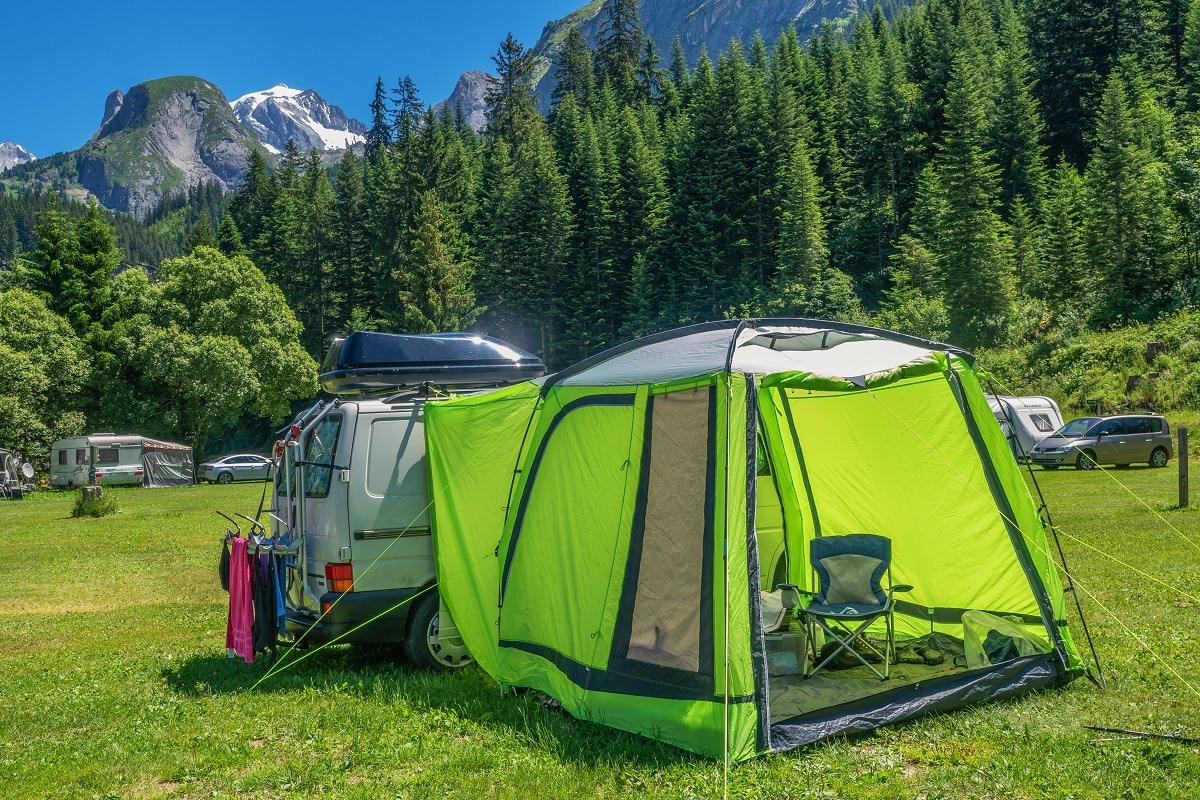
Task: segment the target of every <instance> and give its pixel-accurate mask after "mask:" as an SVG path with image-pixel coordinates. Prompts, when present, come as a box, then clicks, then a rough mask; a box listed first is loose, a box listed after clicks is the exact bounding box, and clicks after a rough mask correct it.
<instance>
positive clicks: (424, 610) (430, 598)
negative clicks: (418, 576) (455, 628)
mask: <svg viewBox="0 0 1200 800" xmlns="http://www.w3.org/2000/svg"><path fill="white" fill-rule="evenodd" d="M413 603H414V605H413V609H412V611H411V612H410V613H409V615H408V630H407V631H406V632H405V634H404V655H405V656H407V657H408V662H409V663H410V664H412V665H413V666H415V667H421V668H423V669H430V670H436V671H439V672H450V671H452V670H456V669H459V668H461V667H465V666H467V665H468V664H470V663H471V661H472V659H471V655H470V653H468V652H467V650H466V648H465V647H463V648H455V647H451V646H448V645H443V644H441V643H439V642H438V641H437V634H438V613H439V611H440V605H441V603H440V602H439V600H438V593H437V592H436V591H430V592H426V593H425V594H423V595H421V596H420V597H418V598H417V599H416V600H414V601H413Z"/></svg>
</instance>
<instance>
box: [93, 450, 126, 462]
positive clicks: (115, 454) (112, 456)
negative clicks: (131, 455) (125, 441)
mask: <svg viewBox="0 0 1200 800" xmlns="http://www.w3.org/2000/svg"><path fill="white" fill-rule="evenodd" d="M120 460H121V451H120V450H118V449H117V448H115V447H98V448H96V463H97V464H116V463H117V462H119V461H120Z"/></svg>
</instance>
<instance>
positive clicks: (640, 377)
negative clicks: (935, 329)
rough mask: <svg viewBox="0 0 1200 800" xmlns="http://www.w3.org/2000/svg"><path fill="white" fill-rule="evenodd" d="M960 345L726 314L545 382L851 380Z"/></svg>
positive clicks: (814, 322) (620, 349) (851, 327)
mask: <svg viewBox="0 0 1200 800" xmlns="http://www.w3.org/2000/svg"><path fill="white" fill-rule="evenodd" d="M935 352H940V353H946V352H950V353H955V354H958V355H961V356H963V357H965V358H968V359H969V358H970V354H969V353H967V352H966V351H963V350H961V349H959V348H956V347H953V346H950V345H945V344H938V343H936V342H929V341H925V340H923V339H918V338H916V337H910V336H903V335H900V334H895V333H891V332H889V331H883V330H879V329H876V328H869V327H865V326H861V325H849V324H842V323H830V322H824V321H820V320H758V321H747V320H727V321H723V322H714V323H708V324H705V325H693V326H691V327H689V328H682V329H679V330H676V331H668V332H667V333H664V334H659V335H657V336H650V337H646V338H644V339H638V340H636V341H633V342H630V343H628V344H626V345H621V346H619V347H615V348H613V349H611V350H607V351H605V352H603V353H600V354H599V355H597V356H594V357H592V358H589V359H587V360H586V361H583V362H580V363H579V364H578V365H576V366H575V367H571V368H568V369H566V370H564V371H562V372H560V373H557V374H556V375H552V376H550V377H549V378H547V379H546V387H547V388H548V387H549V386H551V385H556V384H557V385H562V386H630V385H636V384H639V383H647V382H654V383H662V382H669V381H673V380H685V379H687V378H693V377H697V376H700V375H707V374H712V373H713V372H722V371H726V370H728V371H730V372H751V373H755V374H758V375H766V374H772V373H779V372H804V373H810V374H812V375H815V376H820V377H826V378H832V379H836V380H840V381H846V382H850V383H861V382H862V381H863V380H864V379H865V377H866V376H870V375H874V374H879V373H887V372H891V371H894V370H897V369H900V368H902V367H905V366H908V365H911V364H916V363H921V362H923V361H926V360H928V359H929V358H930V356H931V354H932V353H935Z"/></svg>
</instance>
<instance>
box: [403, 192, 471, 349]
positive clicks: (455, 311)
mask: <svg viewBox="0 0 1200 800" xmlns="http://www.w3.org/2000/svg"><path fill="white" fill-rule="evenodd" d="M452 226H453V221H452V220H451V219H450V218H449V217H448V216H446V215H445V214H443V213H442V208H441V204H440V203H439V202H438V198H437V194H436V193H434V192H431V191H427V192H424V193H422V194H421V195H420V198H419V201H418V212H417V217H416V228H415V230H414V231H413V235H412V242H413V246H412V253H411V256H410V257H409V259H408V260H407V268H406V269H405V270H404V273H403V276H402V278H401V279H400V281H399V284H400V287H401V288H400V303H401V308H403V313H404V318H403V326H402V329H403V330H404V331H406V332H408V333H442V332H450V331H461V330H465V329H466V328H468V327H470V326H471V324H472V323H474V321H475V319H476V317H478V316H479V310H478V309H477V308H476V306H475V292H474V290H473V289H472V288H471V268H470V266H469V265H468V264H467V263H465V262H463V261H460V260H459V259H458V258H456V257H455V255H454V253H453V250H452V247H451V245H450V243H451V242H453V241H454V240H455V239H456V238H457V237H456V235H455V234H454V233H453V232H451V230H450V228H451V227H452Z"/></svg>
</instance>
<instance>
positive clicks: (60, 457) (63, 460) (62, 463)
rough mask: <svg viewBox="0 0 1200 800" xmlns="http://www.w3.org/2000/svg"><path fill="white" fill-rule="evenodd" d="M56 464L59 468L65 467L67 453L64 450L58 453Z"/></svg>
mask: <svg viewBox="0 0 1200 800" xmlns="http://www.w3.org/2000/svg"><path fill="white" fill-rule="evenodd" d="M58 463H59V465H60V466H64V467H65V466H66V465H67V451H66V450H59V451H58Z"/></svg>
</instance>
